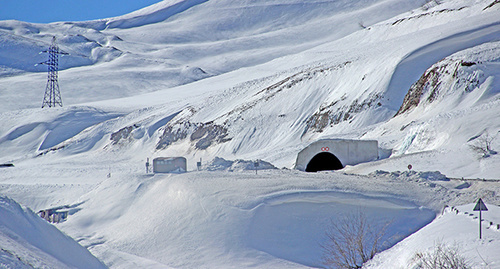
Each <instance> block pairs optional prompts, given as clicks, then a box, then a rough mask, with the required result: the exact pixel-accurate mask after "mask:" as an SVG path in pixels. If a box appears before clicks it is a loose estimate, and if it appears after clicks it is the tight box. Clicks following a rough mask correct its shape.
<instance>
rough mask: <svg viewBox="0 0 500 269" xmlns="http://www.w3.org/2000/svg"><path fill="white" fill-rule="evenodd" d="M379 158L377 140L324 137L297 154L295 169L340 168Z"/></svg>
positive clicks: (318, 169)
mask: <svg viewBox="0 0 500 269" xmlns="http://www.w3.org/2000/svg"><path fill="white" fill-rule="evenodd" d="M377 159H378V142H377V141H375V140H350V139H322V140H318V141H316V142H313V143H311V144H310V145H309V146H307V147H306V148H304V149H303V150H301V151H300V152H299V153H298V155H297V161H296V162H295V169H297V170H301V171H305V172H318V171H324V170H340V169H342V168H344V167H345V166H346V165H356V164H359V163H363V162H370V161H375V160H377Z"/></svg>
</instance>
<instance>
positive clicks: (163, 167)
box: [153, 157, 187, 173]
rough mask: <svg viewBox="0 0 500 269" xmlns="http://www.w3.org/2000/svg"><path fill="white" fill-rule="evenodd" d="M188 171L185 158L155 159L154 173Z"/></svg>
mask: <svg viewBox="0 0 500 269" xmlns="http://www.w3.org/2000/svg"><path fill="white" fill-rule="evenodd" d="M186 171H187V161H186V158H184V157H158V158H154V159H153V173H183V172H186Z"/></svg>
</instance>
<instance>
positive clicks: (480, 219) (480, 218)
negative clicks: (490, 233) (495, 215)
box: [479, 210, 483, 239]
mask: <svg viewBox="0 0 500 269" xmlns="http://www.w3.org/2000/svg"><path fill="white" fill-rule="evenodd" d="M481 211H482V210H479V239H481V221H483V218H482V217H481Z"/></svg>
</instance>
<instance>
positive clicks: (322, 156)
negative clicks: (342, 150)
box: [306, 152, 344, 172]
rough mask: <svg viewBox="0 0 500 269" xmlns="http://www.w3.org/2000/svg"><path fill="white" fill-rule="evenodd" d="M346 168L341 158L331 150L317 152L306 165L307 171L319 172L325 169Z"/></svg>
mask: <svg viewBox="0 0 500 269" xmlns="http://www.w3.org/2000/svg"><path fill="white" fill-rule="evenodd" d="M342 168H344V166H343V165H342V163H341V162H340V160H339V159H338V158H337V157H336V156H335V155H333V154H331V153H330V152H321V153H318V154H316V156H314V157H313V158H312V159H311V160H310V161H309V163H308V164H307V167H306V172H318V171H324V170H339V169H342Z"/></svg>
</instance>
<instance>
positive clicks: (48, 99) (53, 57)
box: [40, 36, 68, 108]
mask: <svg viewBox="0 0 500 269" xmlns="http://www.w3.org/2000/svg"><path fill="white" fill-rule="evenodd" d="M42 52H46V53H48V54H49V59H48V60H47V61H46V62H43V63H40V64H45V65H47V69H48V76H47V86H46V87H45V95H44V96H43V103H42V108H44V107H46V106H48V107H55V106H56V105H59V106H61V107H62V105H63V104H62V99H61V92H60V91H59V82H58V74H57V73H58V68H59V67H58V66H59V54H61V55H68V53H66V52H64V51H62V50H60V49H59V47H58V46H57V43H56V37H55V36H54V37H53V38H52V44H51V45H50V47H49V50H44V51H42Z"/></svg>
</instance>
